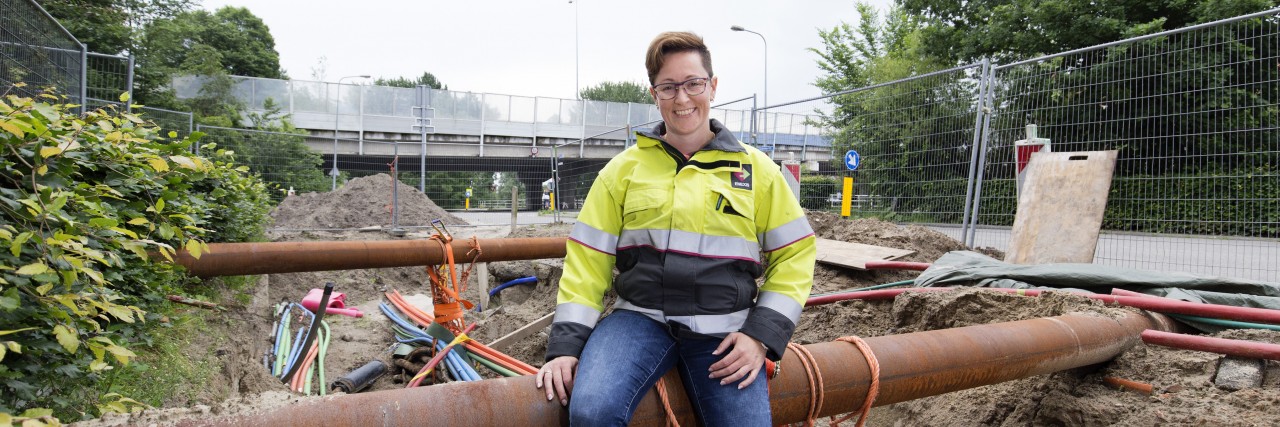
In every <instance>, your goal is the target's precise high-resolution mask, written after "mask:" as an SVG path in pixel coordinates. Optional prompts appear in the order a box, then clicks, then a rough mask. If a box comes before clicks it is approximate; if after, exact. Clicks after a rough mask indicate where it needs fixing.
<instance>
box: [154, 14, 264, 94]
mask: <svg viewBox="0 0 1280 427" xmlns="http://www.w3.org/2000/svg"><path fill="white" fill-rule="evenodd" d="M137 64H138V68H137V76H138V79H137V80H138V87H137V89H136V93H137V95H138V98H139V101H140V102H142V103H144V104H148V105H153V106H162V107H167V108H182V105H180V103H179V102H178V101H177V100H176V99H175V98H174V97H173V93H172V88H170V81H171V80H172V79H173V77H174V76H176V75H184V74H196V75H214V73H215V71H216V75H234V76H248V77H264V78H271V79H278V78H282V77H284V72H283V71H282V70H281V69H280V55H279V54H278V53H277V52H276V50H275V41H274V39H273V38H272V37H271V31H270V29H269V28H267V25H266V24H265V23H263V22H262V20H261V19H259V18H258V17H257V16H255V15H253V13H252V12H250V11H249V10H248V9H246V8H242V7H233V6H225V7H223V8H221V9H218V10H217V12H214V13H209V12H208V11H204V10H195V11H188V12H182V13H180V14H178V15H177V16H174V17H173V18H171V19H158V20H155V21H153V22H151V23H150V24H148V25H147V26H146V28H145V29H144V33H143V36H142V41H141V43H140V47H139V52H138V58H137Z"/></svg>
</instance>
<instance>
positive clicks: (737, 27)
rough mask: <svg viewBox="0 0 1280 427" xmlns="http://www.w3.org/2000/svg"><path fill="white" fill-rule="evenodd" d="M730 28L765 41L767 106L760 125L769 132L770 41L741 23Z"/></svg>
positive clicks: (771, 154) (765, 94)
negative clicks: (743, 26)
mask: <svg viewBox="0 0 1280 427" xmlns="http://www.w3.org/2000/svg"><path fill="white" fill-rule="evenodd" d="M729 29H730V30H733V31H746V32H748V33H751V34H755V35H757V36H760V41H762V42H764V107H765V112H764V117H763V118H761V119H760V121H761V124H760V127H762V128H764V131H765V132H768V131H769V110H768V108H769V41H768V40H765V38H764V34H760V33H757V32H755V31H751V30H748V29H746V28H742V26H741V25H734V26H732V27H729ZM774 141H775V142H776V141H777V140H776V139H775V140H774ZM769 158H773V152H772V151H770V152H769Z"/></svg>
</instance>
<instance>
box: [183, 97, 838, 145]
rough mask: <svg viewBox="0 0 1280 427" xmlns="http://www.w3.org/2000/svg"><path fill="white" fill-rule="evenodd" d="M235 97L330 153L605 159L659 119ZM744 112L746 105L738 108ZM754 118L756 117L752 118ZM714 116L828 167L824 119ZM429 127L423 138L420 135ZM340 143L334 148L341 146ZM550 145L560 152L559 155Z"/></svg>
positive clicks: (554, 108) (482, 105)
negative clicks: (759, 123)
mask: <svg viewBox="0 0 1280 427" xmlns="http://www.w3.org/2000/svg"><path fill="white" fill-rule="evenodd" d="M232 79H233V80H234V82H235V85H234V89H233V93H234V94H235V95H236V97H237V98H239V99H240V100H241V101H242V102H244V104H245V105H246V106H247V107H248V109H249V110H250V112H254V113H263V112H265V111H266V110H267V108H268V105H267V103H268V100H270V102H271V103H272V104H274V106H275V107H277V108H279V109H280V112H281V113H284V114H288V115H289V116H290V117H291V120H292V123H293V125H294V126H295V127H297V128H299V129H303V130H306V131H307V132H308V133H309V134H310V137H309V138H307V145H308V146H310V147H311V148H312V149H313V150H316V151H317V152H320V153H323V154H326V155H329V154H333V153H334V151H335V145H336V151H337V153H338V154H340V155H356V156H391V155H393V154H399V155H400V156H402V159H404V158H407V157H415V156H420V155H422V154H423V153H424V152H425V153H426V155H427V156H445V157H481V158H483V157H496V158H527V157H547V158H549V157H551V156H552V155H553V151H554V155H555V156H558V157H562V158H582V159H608V158H611V157H613V156H614V155H615V154H617V153H618V152H620V151H621V150H622V149H624V148H626V147H627V146H628V145H630V144H631V143H633V140H632V136H631V134H630V133H629V132H628V131H627V129H628V128H631V129H648V128H652V126H653V124H654V123H656V122H657V121H659V120H661V115H660V114H659V113H658V110H657V108H656V107H655V106H653V105H651V104H637V103H617V102H604V101H587V100H570V99H560V98H546V97H524V96H515V95H501V94H486V93H471V92H457V91H448V90H437V89H431V88H428V87H424V86H420V87H417V88H399V87H389V86H370V85H351V84H342V85H340V84H335V83H327V82H313V81H302V80H279V79H263V78H255V77H232ZM203 83H204V79H203V78H201V77H197V76H186V77H179V78H176V79H175V80H174V82H173V86H174V89H175V92H176V94H177V96H178V97H179V98H191V97H195V96H197V95H198V94H199V93H200V88H201V87H202V86H203ZM740 104H745V103H740ZM753 116H754V117H753ZM711 117H712V118H715V119H717V120H719V121H720V122H721V123H724V124H725V125H726V127H728V128H729V129H730V130H731V131H733V132H735V133H736V134H737V135H738V138H739V139H741V140H743V141H747V142H748V143H750V142H751V141H753V136H752V131H751V130H752V128H753V124H754V123H753V118H754V119H759V120H763V121H764V122H766V123H767V124H768V126H769V128H768V129H766V130H764V131H761V132H759V133H758V134H756V135H755V138H754V141H755V144H754V145H756V146H757V147H758V148H761V149H762V150H765V151H770V152H772V153H773V156H774V158H775V159H777V160H798V161H802V162H810V163H813V164H818V163H826V162H827V161H828V160H831V158H832V155H831V152H830V143H829V141H830V138H828V137H826V136H824V133H825V132H824V129H822V128H820V127H818V126H817V125H816V123H817V117H816V116H810V115H803V114H790V113H767V117H766V113H765V112H764V111H762V110H761V111H757V112H756V114H754V115H753V114H752V110H750V109H749V108H748V109H725V108H713V109H712V112H711ZM423 125H426V128H425V131H424V128H423V127H422V126H423ZM335 140H336V141H337V143H336V144H335ZM552 147H558V148H555V149H554V150H553V149H552Z"/></svg>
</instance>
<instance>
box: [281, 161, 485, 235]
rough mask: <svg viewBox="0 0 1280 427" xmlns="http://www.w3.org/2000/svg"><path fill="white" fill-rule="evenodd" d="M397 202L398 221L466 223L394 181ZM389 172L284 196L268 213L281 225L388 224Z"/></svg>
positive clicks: (407, 224) (344, 226) (403, 223)
mask: <svg viewBox="0 0 1280 427" xmlns="http://www.w3.org/2000/svg"><path fill="white" fill-rule="evenodd" d="M396 185H397V186H398V187H399V188H398V189H397V191H396V192H397V193H398V194H397V195H396V198H397V199H399V203H400V218H399V225H400V226H402V227H415V226H426V225H430V224H431V220H434V219H439V220H441V221H444V223H445V224H449V225H454V224H466V223H467V222H466V221H465V220H463V219H462V218H458V217H456V216H453V215H452V214H450V213H448V212H445V210H444V209H441V208H440V207H439V206H437V205H436V204H435V202H432V201H431V198H430V197H427V195H426V194H423V193H422V192H420V191H418V189H416V188H413V187H410V186H408V185H405V184H404V183H402V182H396ZM391 200H392V187H391V175H387V174H377V175H372V176H366V177H362V178H356V179H352V180H350V181H347V183H346V185H343V186H342V188H339V189H337V190H336V191H329V192H316V193H302V194H295V195H292V196H288V197H285V199H284V201H282V202H280V205H279V206H277V207H276V208H275V209H274V210H272V211H271V217H272V218H274V219H275V227H277V228H283V229H308V228H313V229H314V228H325V229H347V228H363V227H371V226H389V225H390V224H391V213H392V212H391Z"/></svg>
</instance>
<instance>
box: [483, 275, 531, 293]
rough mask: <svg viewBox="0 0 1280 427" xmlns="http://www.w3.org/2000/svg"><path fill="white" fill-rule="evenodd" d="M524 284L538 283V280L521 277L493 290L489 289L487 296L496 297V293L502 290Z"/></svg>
mask: <svg viewBox="0 0 1280 427" xmlns="http://www.w3.org/2000/svg"><path fill="white" fill-rule="evenodd" d="M526 283H538V278H537V277H533V276H528V277H521V278H519V279H515V280H511V281H508V282H507V283H503V284H501V285H498V286H495V287H494V288H493V289H490V290H489V296H494V295H497V294H498V292H499V291H501V290H503V289H506V288H510V287H512V286H515V285H523V284H526Z"/></svg>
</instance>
